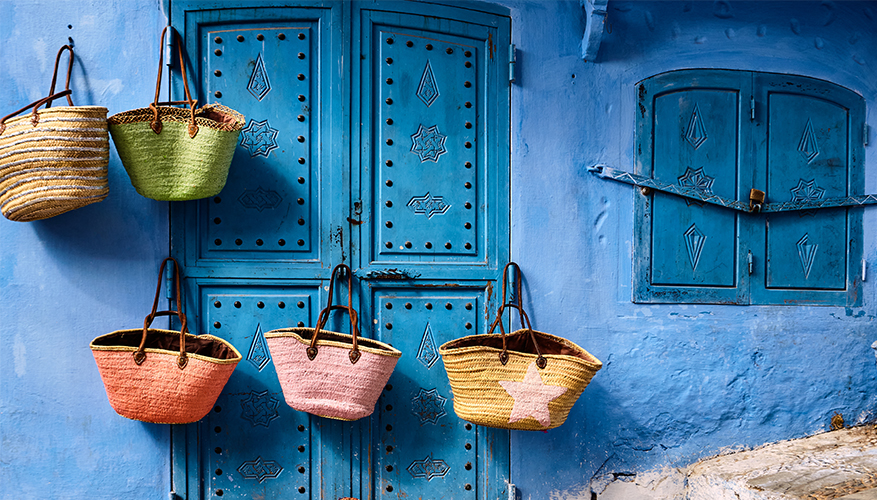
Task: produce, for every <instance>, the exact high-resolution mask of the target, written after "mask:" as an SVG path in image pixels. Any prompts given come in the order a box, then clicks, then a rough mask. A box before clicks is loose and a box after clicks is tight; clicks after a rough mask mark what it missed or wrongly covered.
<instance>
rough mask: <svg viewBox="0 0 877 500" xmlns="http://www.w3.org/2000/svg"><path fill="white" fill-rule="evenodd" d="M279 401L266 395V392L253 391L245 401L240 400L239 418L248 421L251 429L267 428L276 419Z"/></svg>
mask: <svg viewBox="0 0 877 500" xmlns="http://www.w3.org/2000/svg"><path fill="white" fill-rule="evenodd" d="M279 404H280V401H278V400H276V399H274V398H272V397H271V396H269V395H268V391H267V390H265V391H262V392H256V391H253V392H251V393H250V395H249V396H247V398H246V399H243V400H241V410H242V411H241V418H243V419H245V420H248V421H249V422H250V423H251V424H253V427H256V426H257V425H261V426H263V427H268V424H270V423H271V421H272V420H274V419H275V418H278V417H279V416H280V414H279V413H278V412H277V406H278V405H279Z"/></svg>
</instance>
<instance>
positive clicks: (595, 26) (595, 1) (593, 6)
mask: <svg viewBox="0 0 877 500" xmlns="http://www.w3.org/2000/svg"><path fill="white" fill-rule="evenodd" d="M608 3H609V0H582V8H583V9H585V22H586V23H587V24H585V34H584V36H583V37H582V59H584V60H585V62H588V61H590V62H594V61H595V60H596V59H597V51H599V50H600V42H601V41H602V40H603V28H604V26H605V24H606V4H608Z"/></svg>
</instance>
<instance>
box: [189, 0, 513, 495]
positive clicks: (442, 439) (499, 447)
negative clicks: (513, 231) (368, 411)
mask: <svg viewBox="0 0 877 500" xmlns="http://www.w3.org/2000/svg"><path fill="white" fill-rule="evenodd" d="M260 5H262V3H260V2H236V3H234V4H231V3H229V4H221V5H219V4H216V3H211V2H200V1H179V2H174V3H173V11H172V20H173V24H174V25H175V26H176V27H177V29H178V30H179V31H180V33H181V34H182V35H183V36H184V38H185V44H186V49H187V51H188V54H189V60H190V62H191V64H192V69H191V73H192V74H194V75H196V76H195V77H194V78H196V79H197V81H198V83H199V90H200V99H201V102H205V101H206V102H217V103H222V104H225V105H228V106H230V107H232V108H234V109H236V110H238V111H240V112H241V113H242V114H244V116H245V117H246V120H247V125H246V127H245V129H244V131H243V132H242V134H241V139H240V142H239V145H238V148H237V150H236V152H235V158H234V162H233V164H232V167H231V170H230V174H229V178H228V182H227V184H226V187H225V188H224V189H223V191H222V192H221V193H220V194H219V195H218V196H216V197H214V198H210V199H204V200H199V201H195V202H187V203H178V204H174V205H173V206H172V252H173V253H174V255H176V256H178V257H180V258H181V262H183V267H184V270H185V275H186V282H187V286H186V290H187V292H188V293H187V298H186V301H187V306H188V310H189V314H190V316H192V317H193V319H194V320H195V321H194V323H195V324H196V325H197V326H198V331H199V332H207V333H211V334H214V335H218V336H221V337H223V338H226V339H228V340H230V341H231V342H232V343H233V344H234V345H235V346H236V347H237V348H238V350H239V351H241V353H242V354H243V355H244V360H243V361H241V363H240V364H239V365H238V367H237V369H236V371H235V373H234V374H233V375H232V377H231V379H230V380H229V383H228V385H227V386H226V388H225V390H224V391H223V393H222V395H221V396H220V398H219V400H218V401H217V403H216V407H215V408H214V411H212V412H211V413H210V414H209V415H208V416H207V417H206V418H205V419H203V420H202V421H201V422H199V423H197V424H192V425H189V426H185V427H176V428H174V439H173V443H174V449H173V454H174V457H173V464H174V488H175V491H176V494H177V495H178V496H179V497H181V498H219V497H223V498H260V499H270V498H284V499H288V498H307V499H317V498H321V499H337V498H340V497H346V496H353V497H357V498H379V497H380V498H390V497H399V496H409V497H416V498H441V497H444V498H473V499H476V498H477V499H482V498H483V499H486V498H494V497H497V496H498V495H499V494H500V492H504V491H505V482H504V480H508V471H509V465H508V435H507V433H505V432H501V431H495V430H489V429H481V428H478V427H476V426H472V425H468V424H466V423H465V422H463V421H461V420H459V419H458V418H457V417H456V416H455V415H454V413H453V409H452V395H451V393H450V388H449V386H448V382H447V377H446V375H445V372H444V369H443V367H442V362H441V359H440V357H439V356H438V346H439V345H440V344H441V343H443V342H445V341H447V340H450V339H452V338H456V337H459V336H463V335H466V334H474V333H479V332H484V331H485V326H486V322H487V320H488V319H489V313H490V311H491V310H493V309H494V308H495V305H496V304H495V302H496V300H495V298H494V294H493V293H492V291H493V287H494V285H495V283H496V280H497V277H498V276H499V274H500V273H501V269H502V266H503V265H504V264H505V262H506V261H507V260H508V251H509V249H508V203H509V202H508V73H507V70H508V56H507V55H508V44H509V36H510V35H509V19H508V16H507V13H503V12H502V9H499V10H497V11H496V12H476V11H470V10H466V11H463V10H460V9H458V8H454V7H437V6H429V7H428V8H427V7H425V6H423V5H419V4H415V3H396V2H390V3H387V4H382V3H378V2H368V3H363V4H362V5H360V4H359V3H350V2H302V3H301V4H300V5H299V6H297V7H285V8H277V7H261V6H260ZM498 46H503V47H505V49H504V50H499V49H498V48H497V47H498ZM349 61H356V62H357V64H353V65H351V64H350V63H349ZM178 75H179V74H178V73H176V74H175V77H177V78H178ZM176 83H177V84H178V85H177V87H179V83H180V82H176ZM341 262H346V263H348V264H350V265H351V267H353V269H354V273H355V275H356V279H355V290H354V300H355V304H354V305H355V307H356V308H357V310H358V311H359V312H360V317H361V322H360V324H361V325H363V329H362V330H363V334H364V335H367V336H369V337H373V338H378V339H381V340H384V341H386V342H389V343H391V344H392V345H394V346H395V347H397V348H399V349H400V350H401V351H402V352H403V355H402V358H401V360H400V361H399V364H398V365H397V368H396V371H395V372H394V374H393V377H392V378H391V380H390V382H389V383H388V384H387V386H386V388H385V390H384V392H383V394H382V396H381V399H380V400H379V402H378V405H377V407H376V411H375V414H374V415H373V416H372V417H371V418H368V419H363V420H361V421H357V422H339V421H335V420H330V419H324V418H321V417H316V416H312V415H308V414H306V413H302V412H297V411H295V410H292V409H291V408H290V407H288V406H287V405H286V403H285V402H284V399H283V394H282V391H281V389H280V387H279V383H278V380H277V375H276V371H275V368H274V364H273V360H272V359H271V355H270V351H269V350H268V349H267V345H266V343H265V339H264V333H265V332H267V331H270V330H273V329H277V328H283V327H289V326H296V325H299V326H313V324H314V321H315V320H316V316H317V313H318V312H319V310H320V308H321V307H322V306H323V304H325V300H326V292H327V288H328V282H327V279H328V277H329V274H330V271H331V269H332V267H333V266H334V265H335V264H338V263H341ZM331 326H332V327H333V328H334V329H337V330H339V331H348V330H349V328H348V327H347V326H346V324H345V322H343V321H336V322H333V324H332V325H331Z"/></svg>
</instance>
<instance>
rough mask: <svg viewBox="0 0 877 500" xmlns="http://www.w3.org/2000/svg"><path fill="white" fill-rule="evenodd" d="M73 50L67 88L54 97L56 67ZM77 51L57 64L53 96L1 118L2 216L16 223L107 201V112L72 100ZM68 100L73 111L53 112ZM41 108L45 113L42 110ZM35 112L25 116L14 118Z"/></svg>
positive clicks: (63, 108)
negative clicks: (58, 102) (55, 102)
mask: <svg viewBox="0 0 877 500" xmlns="http://www.w3.org/2000/svg"><path fill="white" fill-rule="evenodd" d="M64 50H69V51H70V64H69V65H68V72H67V88H66V89H65V90H64V91H62V92H59V93H57V94H54V93H53V92H54V90H55V79H56V78H57V71H58V62H59V60H60V57H61V53H62V52H63V51H64ZM72 64H73V49H71V48H70V47H69V46H67V45H65V46H63V47H61V50H59V51H58V56H57V58H56V59H55V79H53V80H52V88H51V90H50V91H49V96H48V97H45V98H43V99H40V100H39V101H37V102H35V103H32V104H29V105H28V106H26V107H24V108H22V109H20V110H18V111H16V112H15V113H12V114H10V115H7V116H6V117H4V118H2V119H0V212H2V213H3V215H4V216H5V217H6V218H7V219H9V220H13V221H34V220H40V219H46V218H49V217H54V216H56V215H59V214H62V213H64V212H67V211H70V210H73V209H76V208H80V207H83V206H85V205H89V204H91V203H95V202H98V201H101V200H103V199H104V198H106V196H107V193H108V192H109V186H108V184H107V163H108V161H109V135H108V134H107V109H106V108H103V107H98V106H74V105H73V101H72V100H71V99H70V93H71V91H70V68H72ZM60 97H67V101H68V103H69V104H70V106H63V107H55V108H52V107H50V106H51V104H52V101H53V100H54V99H58V98H60ZM43 104H45V105H46V109H42V110H39V109H38V108H39V107H40V106H42V105H43ZM29 108H33V112H31V113H30V114H28V115H26V116H20V117H17V118H13V117H14V116H15V115H18V114H19V113H22V112H23V111H25V110H27V109H29Z"/></svg>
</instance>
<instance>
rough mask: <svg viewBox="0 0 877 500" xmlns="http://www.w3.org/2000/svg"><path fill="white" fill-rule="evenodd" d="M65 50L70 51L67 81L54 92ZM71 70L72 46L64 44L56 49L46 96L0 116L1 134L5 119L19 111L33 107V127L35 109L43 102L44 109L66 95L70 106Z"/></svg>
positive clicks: (34, 123) (36, 121) (4, 127)
mask: <svg viewBox="0 0 877 500" xmlns="http://www.w3.org/2000/svg"><path fill="white" fill-rule="evenodd" d="M65 50H68V51H70V58H69V60H68V61H67V81H66V82H65V84H64V90H62V91H61V92H58V93H57V94H56V93H55V83H57V81H58V64H59V63H60V62H61V54H63V53H64V51H65ZM72 72H73V48H72V47H71V46H69V45H64V46H62V47H61V48H60V49H59V50H58V55H57V56H55V69H54V71H53V73H52V86H51V87H50V88H49V95H48V97H43V98H42V99H40V100H38V101H36V102H32V103H30V104H28V105H27V106H25V107H23V108H21V109H19V110H18V111H16V112H14V113H10V114H8V115H6V116H4V117H3V118H0V134H2V133H3V132H5V131H6V120H8V119H10V118H12V117H13V116H16V115H18V114H19V113H22V112H23V111H25V110H27V109H29V108H33V113H31V118H30V122H31V123H32V124H33V126H34V127H36V126H37V124H39V122H40V115H39V114H38V113H37V109H39V107H40V106H42V105H43V104H45V105H46V109H48V108H50V107H52V101H54V100H55V99H60V98H62V97H66V98H67V103H69V104H70V105H71V106H73V100H72V99H71V98H70V94H72V93H73V91H72V90H70V74H71V73H72Z"/></svg>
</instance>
